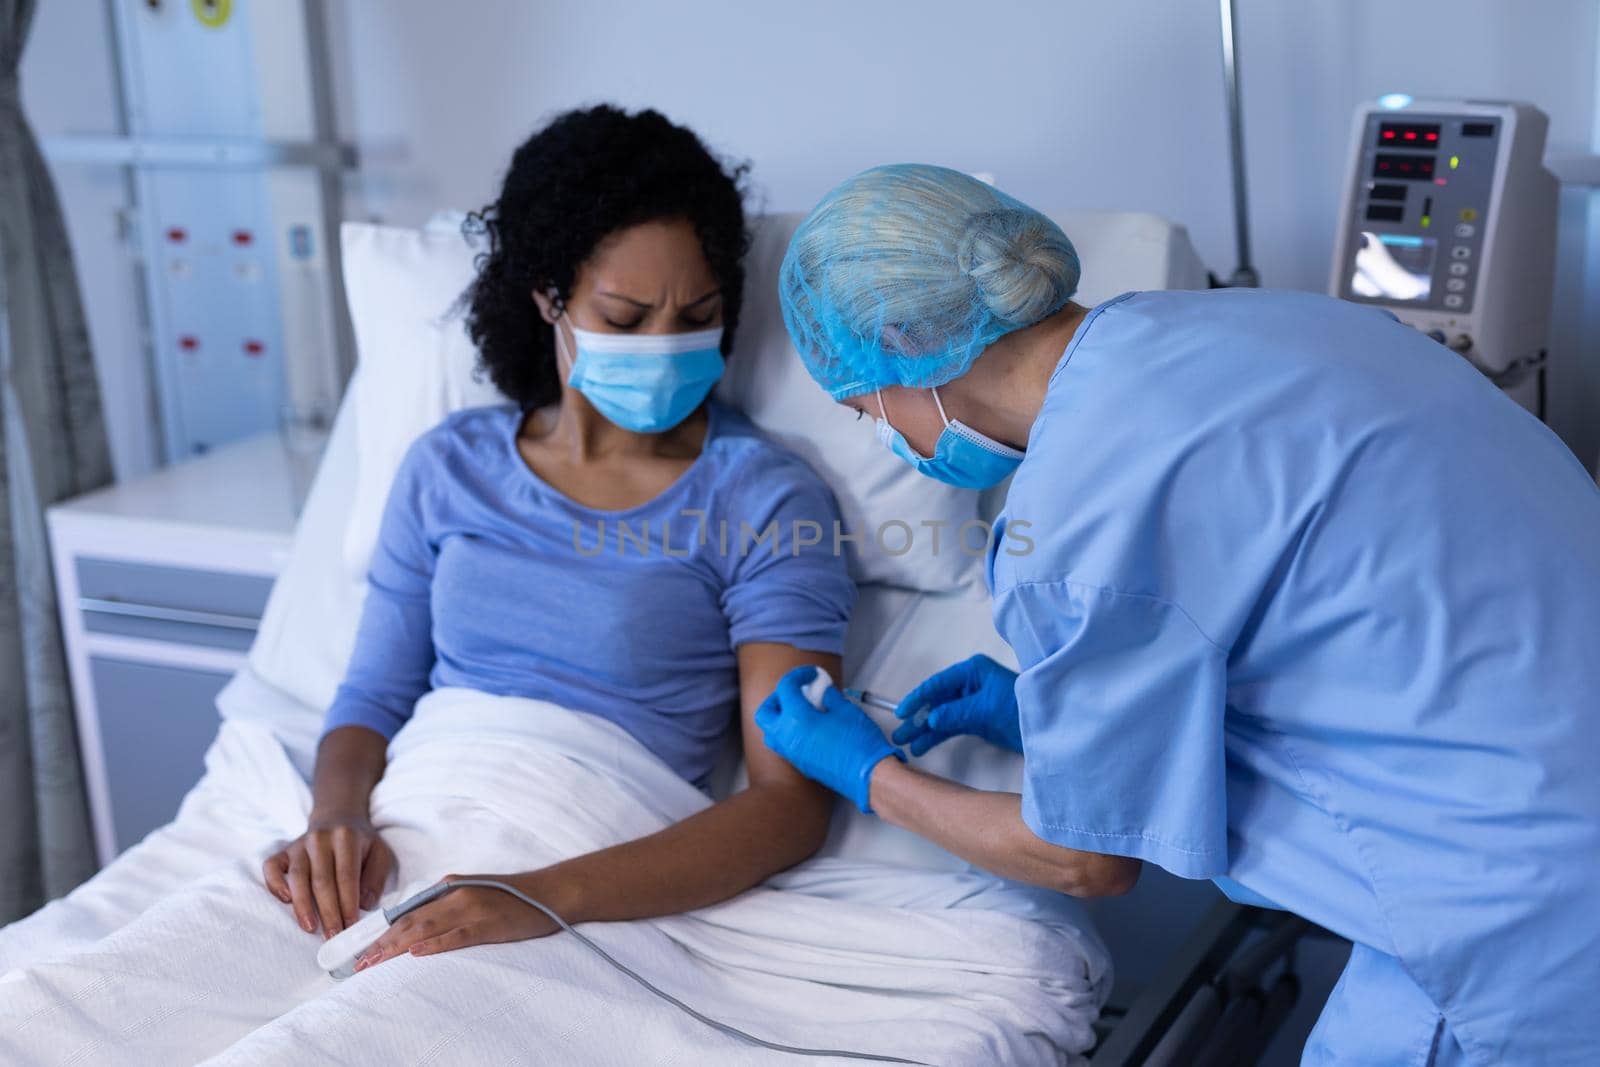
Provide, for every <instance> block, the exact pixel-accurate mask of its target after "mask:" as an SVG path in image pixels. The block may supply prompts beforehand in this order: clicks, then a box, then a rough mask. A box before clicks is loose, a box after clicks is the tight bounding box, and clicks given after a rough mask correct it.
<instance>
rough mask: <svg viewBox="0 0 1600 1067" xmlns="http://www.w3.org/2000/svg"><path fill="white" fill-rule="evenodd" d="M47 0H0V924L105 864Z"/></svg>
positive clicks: (93, 410) (87, 406)
mask: <svg viewBox="0 0 1600 1067" xmlns="http://www.w3.org/2000/svg"><path fill="white" fill-rule="evenodd" d="M35 2H36V0H0V260H3V266H4V269H3V270H0V431H3V432H0V924H3V923H5V922H8V921H10V920H11V919H15V918H17V917H19V916H21V915H24V914H26V913H28V912H29V911H32V910H33V909H34V908H36V907H38V906H39V905H40V904H42V903H43V902H44V901H45V900H48V899H50V898H51V897H55V896H59V895H60V894H62V893H65V892H66V891H67V890H69V889H71V888H72V887H73V886H75V885H77V884H78V883H79V882H81V881H83V880H84V879H85V878H87V877H88V876H89V875H91V874H93V873H94V869H95V856H94V847H93V835H92V834H91V832H90V827H89V817H88V803H87V800H86V798H85V796H84V788H83V772H82V769H81V767H80V766H79V762H78V743H77V730H76V728H75V724H74V720H73V711H72V693H71V689H70V688H69V686H68V683H67V667H66V657H65V654H64V652H63V649H62V643H61V631H60V628H59V624H58V621H57V619H58V617H57V614H56V598H55V584H54V581H53V580H52V578H51V573H50V553H49V546H48V544H47V542H46V540H45V526H44V509H45V508H46V507H48V506H49V505H51V504H53V503H55V502H56V501H58V500H62V499H65V498H66V497H69V496H73V495H74V494H77V493H81V492H83V491H84V490H87V489H92V488H94V487H95V486H98V485H103V484H105V483H106V482H107V481H109V480H110V477H111V459H110V455H109V454H108V451H107V448H106V437H105V426H104V423H103V422H102V415H101V409H100V392H99V386H98V385H97V384H96V382H95V376H94V364H93V361H92V359H91V357H90V352H89V335H88V330H87V329H86V327H85V325H84V319H83V305H82V302H81V300H80V298H79V295H78V284H77V278H76V275H75V274H74V272H73V267H72V254H71V251H70V250H69V248H68V246H67V232H66V226H65V224H64V223H63V221H62V218H61V206H60V204H59V203H58V201H57V200H56V193H55V188H54V187H53V186H52V185H51V181H50V174H49V172H48V171H46V170H45V165H44V159H43V157H42V156H41V155H40V154H39V146H38V144H37V142H35V141H34V138H33V131H32V130H30V129H29V128H28V122H27V119H26V118H25V117H24V116H23V113H22V101H21V96H20V93H19V91H18V81H17V66H18V62H19V60H20V59H21V57H22V49H23V45H24V43H25V42H26V41H27V38H28V28H29V24H30V23H31V22H32V20H33V11H34V6H35Z"/></svg>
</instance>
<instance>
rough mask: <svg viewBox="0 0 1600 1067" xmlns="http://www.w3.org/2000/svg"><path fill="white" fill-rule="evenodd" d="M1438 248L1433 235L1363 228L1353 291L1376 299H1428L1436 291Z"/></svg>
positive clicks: (1352, 283)
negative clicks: (1373, 230) (1435, 273)
mask: <svg viewBox="0 0 1600 1067" xmlns="http://www.w3.org/2000/svg"><path fill="white" fill-rule="evenodd" d="M1437 248H1438V242H1436V241H1435V240H1434V239H1433V238H1431V237H1412V236H1409V235H1406V234H1397V233H1372V232H1370V231H1363V232H1362V234H1361V247H1360V248H1359V249H1358V250H1357V251H1356V261H1355V269H1354V271H1353V272H1352V273H1351V275H1350V291H1351V292H1353V293H1354V294H1355V295H1356V296H1364V297H1367V298H1369V299H1374V300H1393V301H1410V300H1426V299H1428V295H1429V293H1431V292H1432V291H1433V260H1434V253H1435V251H1436V250H1437Z"/></svg>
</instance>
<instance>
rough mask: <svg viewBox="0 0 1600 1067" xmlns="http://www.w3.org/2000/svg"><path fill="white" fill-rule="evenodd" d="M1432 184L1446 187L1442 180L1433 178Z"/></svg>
mask: <svg viewBox="0 0 1600 1067" xmlns="http://www.w3.org/2000/svg"><path fill="white" fill-rule="evenodd" d="M1433 184H1435V185H1446V184H1448V183H1447V182H1446V181H1445V180H1444V179H1443V178H1435V179H1433Z"/></svg>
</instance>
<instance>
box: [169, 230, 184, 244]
mask: <svg viewBox="0 0 1600 1067" xmlns="http://www.w3.org/2000/svg"><path fill="white" fill-rule="evenodd" d="M188 239H189V231H188V230H185V229H184V228H183V227H182V226H174V227H172V228H171V229H170V230H168V231H167V240H169V241H171V242H172V243H173V244H175V245H181V244H183V242H184V241H187V240H188Z"/></svg>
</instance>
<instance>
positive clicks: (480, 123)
mask: <svg viewBox="0 0 1600 1067" xmlns="http://www.w3.org/2000/svg"><path fill="white" fill-rule="evenodd" d="M117 2H121V0H117ZM242 2H251V0H242ZM254 2H269V3H278V2H289V0H254ZM324 2H325V3H326V5H327V8H328V12H329V22H330V30H331V32H332V34H333V38H334V40H333V49H334V65H335V76H336V81H337V83H338V84H337V89H338V91H339V95H340V110H341V120H342V124H343V128H344V129H343V132H344V133H345V135H346V136H347V137H351V138H353V139H355V140H356V141H357V142H358V143H359V144H360V145H361V147H362V149H363V151H364V158H365V160H366V165H365V168H364V170H363V171H362V173H361V174H359V175H358V176H357V177H356V178H354V179H353V180H352V181H351V182H350V183H349V190H350V194H351V196H350V201H349V204H348V209H349V214H350V215H352V216H354V217H369V216H376V217H381V218H384V219H387V220H390V221H394V222H402V223H415V222H418V221H420V220H422V219H423V218H425V217H426V216H427V215H428V214H429V213H431V212H432V211H433V210H434V209H436V208H438V207H442V206H454V207H475V206H479V205H481V204H482V203H484V202H485V201H486V200H487V199H488V198H489V197H490V196H491V195H492V194H493V191H494V189H495V187H496V184H497V182H498V180H499V177H500V174H501V170H502V168H503V167H504V166H505V164H506V162H507V161H508V159H509V157H510V153H511V151H512V150H513V148H515V146H516V145H517V144H518V143H519V142H520V141H521V140H522V139H523V138H525V137H526V136H527V135H528V134H529V133H530V132H532V130H533V129H534V128H535V127H536V126H537V125H539V124H540V122H542V121H543V120H544V119H545V118H547V117H548V116H549V115H551V114H552V113H554V112H556V111H559V110H562V109H565V108H568V107H572V106H574V105H578V104H582V103H588V102H597V101H615V102H619V103H621V104H624V105H627V106H634V107H637V106H645V105H650V106H655V107H657V108H660V109H661V110H663V111H665V112H666V113H667V114H668V115H670V116H671V117H673V118H675V119H677V120H679V121H681V122H685V123H687V124H689V125H691V126H693V127H694V128H695V129H697V130H698V131H700V133H701V134H702V135H703V136H704V137H705V138H706V139H707V140H708V141H709V142H710V143H711V144H712V145H713V146H714V147H715V148H717V149H719V150H721V151H723V152H725V153H727V154H729V155H733V156H737V157H740V158H746V159H749V160H751V161H752V162H753V163H754V164H755V171H754V182H755V187H756V190H757V193H758V195H759V198H760V199H759V200H758V203H759V204H762V205H765V206H767V207H770V208H773V209H778V210H787V209H804V208H807V207H809V206H810V205H811V204H812V203H814V202H815V201H816V199H817V198H818V197H819V196H821V195H822V193H823V192H825V191H826V190H827V189H828V188H829V187H830V186H831V185H832V184H833V183H834V182H836V181H838V180H839V179H840V178H842V177H844V176H846V175H848V174H850V173H852V172H854V171H856V170H859V169H861V168H863V167H866V166H870V165H872V164H875V163H882V162H887V161H892V160H909V159H917V160H926V161H932V162H939V163H945V164H948V165H951V166H956V167H960V168H963V169H967V170H982V171H989V172H992V173H994V174H995V175H996V176H997V177H998V179H999V182H1000V184H1001V185H1002V186H1003V187H1004V188H1006V189H1007V190H1008V191H1010V192H1013V193H1015V194H1016V195H1018V196H1020V197H1022V198H1023V199H1024V200H1028V201H1031V202H1033V203H1036V204H1038V205H1040V206H1043V207H1047V208H1055V207H1104V208H1136V209H1141V210H1147V211H1154V212H1157V213H1160V214H1162V215H1165V216H1167V217H1169V218H1172V219H1175V220H1177V221H1180V222H1182V223H1184V224H1186V225H1187V226H1188V227H1189V229H1190V231H1191V233H1192V235H1193V236H1194V239H1195V242H1196V244H1197V245H1198V247H1199V248H1200V251H1201V253H1202V255H1203V256H1204V257H1205V259H1206V261H1207V262H1208V264H1209V265H1210V266H1211V267H1212V269H1213V270H1215V271H1217V272H1218V273H1219V274H1223V275H1226V274H1227V273H1229V272H1230V271H1231V270H1232V268H1233V266H1234V262H1235V260H1234V252H1233V238H1232V213H1231V200H1230V192H1229V186H1228V173H1227V146H1226V139H1225V125H1224V112H1223V101H1222V79H1221V73H1220V58H1219V45H1218V36H1217V27H1216V24H1215V23H1216V10H1215V4H1214V3H1212V2H1210V0H1140V2H1137V3H1132V2H1127V0H1098V2H1090V0H989V2H988V3H985V4H982V5H973V4H971V3H970V2H969V0H811V2H809V3H805V4H796V5H779V4H775V3H749V2H738V0H677V2H675V3H670V4H664V3H654V2H645V0H632V2H627V0H541V2H535V0H466V2H462V3H450V4H442V3H438V2H437V0H324ZM1237 4H1238V7H1239V18H1240V30H1239V43H1240V49H1241V53H1242V57H1243V61H1244V74H1243V85H1244V91H1245V97H1246V116H1245V118H1246V134H1247V137H1248V146H1247V147H1248V152H1249V179H1250V186H1251V194H1252V205H1253V210H1252V224H1253V229H1254V234H1255V254H1256V260H1257V264H1258V266H1259V267H1260V268H1261V270H1262V273H1263V276H1264V279H1265V281H1266V283H1267V284H1269V285H1275V286H1292V287H1297V288H1307V289H1321V288H1322V287H1323V286H1324V285H1325V283H1326V276H1327V271H1328V264H1329V259H1330V257H1331V255H1332V240H1333V230H1334V226H1335V210H1336V198H1337V196H1338V193H1339V182H1340V179H1341V177H1342V175H1343V169H1344V160H1345V154H1346V151H1347V144H1346V141H1347V137H1348V128H1349V118H1350V113H1351V110H1352V108H1353V107H1354V105H1355V104H1356V102H1357V101H1359V100H1362V99H1364V98H1369V97H1372V96H1375V95H1377V94H1379V93H1381V92H1384V91H1388V90H1397V89H1398V90H1405V91H1408V92H1412V93H1414V94H1416V95H1439V96H1451V95H1457V96H1482V97H1513V98H1522V99H1527V100H1531V101H1533V102H1534V103H1536V104H1538V105H1539V106H1540V107H1542V108H1544V109H1545V110H1546V111H1547V112H1549V113H1550V115H1551V127H1552V128H1551V140H1552V145H1553V146H1555V147H1558V148H1565V149H1567V150H1571V151H1596V150H1600V102H1597V94H1600V80H1597V67H1596V54H1597V47H1600V0H1537V2H1527V3H1509V2H1506V0H1407V2H1405V3H1395V2H1393V0H1337V2H1335V0H1237ZM107 42H108V37H107V33H106V17H105V0H50V2H49V3H46V4H42V5H40V11H39V15H38V18H37V25H36V28H35V32H34V37H33V41H32V45H31V47H30V49H29V52H28V54H27V56H26V57H25V59H24V63H23V92H24V101H25V103H26V105H27V107H28V110H29V113H30V115H31V116H32V119H33V122H34V125H35V128H36V129H37V130H38V131H39V132H40V133H41V135H48V134H52V133H69V132H70V133H85V132H111V131H113V130H114V109H113V105H112V100H113V98H112V96H111V82H110V73H109V71H110V66H109V50H108V43H107ZM57 176H58V180H59V181H60V183H61V185H62V191H63V196H64V198H65V199H66V201H67V203H68V208H69V219H68V222H69V227H70V229H71V236H72V241H73V244H74V248H75V250H76V251H77V253H78V264H79V270H80V272H81V273H82V274H83V275H84V278H85V284H86V287H88V288H90V289H91V291H92V292H93V293H94V297H95V305H94V306H92V307H91V324H90V327H91V334H92V337H93V340H94V343H95V346H96V350H97V352H98V353H99V360H100V370H101V380H102V384H103V385H104V387H105V392H106V394H107V405H108V414H107V417H108V420H109V422H110V429H111V436H112V441H113V447H114V449H115V450H116V453H117V456H116V458H117V461H118V470H119V473H122V474H123V475H128V474H131V473H137V472H138V471H140V470H143V469H146V468H147V467H148V466H149V464H150V462H151V461H152V460H153V457H154V437H153V436H152V435H151V433H150V430H149V424H150V419H149V402H148V397H147V391H146V374H145V368H144V367H143V364H142V361H141V359H140V357H139V354H138V348H137V343H136V342H137V337H136V325H137V319H136V318H135V317H134V308H135V304H134V302H133V301H134V290H133V288H132V285H131V282H130V281H129V280H128V277H129V276H128V274H127V269H126V268H127V254H126V251H125V250H124V249H123V248H122V247H121V246H119V245H118V244H117V242H116V240H115V233H116V228H117V221H116V209H117V207H118V205H119V203H120V196H121V191H120V180H119V178H118V176H117V175H116V174H115V173H114V172H109V171H101V172H91V171H87V170H85V169H84V168H58V169H57ZM1597 200H1600V198H1597V197H1596V196H1594V195H1591V194H1587V193H1569V194H1568V195H1567V196H1566V197H1565V198H1564V201H1563V216H1562V219H1563V241H1564V244H1563V247H1562V250H1561V264H1562V266H1563V272H1562V283H1561V284H1562V286H1563V289H1562V293H1561V294H1560V297H1559V298H1558V300H1557V318H1556V321H1555V323H1554V324H1553V335H1552V349H1553V353H1554V354H1553V357H1552V358H1553V361H1554V363H1555V367H1554V371H1553V377H1552V383H1551V384H1552V393H1551V421H1552V424H1553V425H1554V426H1555V427H1556V429H1557V430H1558V431H1559V432H1560V433H1562V435H1563V436H1564V437H1565V438H1566V439H1567V441H1568V443H1569V444H1571V445H1572V446H1573V447H1574V449H1575V450H1576V451H1578V452H1579V453H1580V455H1582V456H1583V458H1584V459H1585V461H1586V462H1590V463H1592V462H1593V460H1594V457H1595V455H1596V453H1597V452H1600V337H1597V336H1596V330H1597V328H1600V297H1597V296H1596V295H1594V294H1596V293H1600V274H1597V272H1600V253H1597V252H1594V251H1592V246H1593V243H1594V237H1593V236H1592V235H1591V227H1593V228H1594V229H1600V206H1596V203H1597ZM1586 245H1587V246H1590V248H1586V247H1585V246H1586ZM1586 294H1587V296H1586Z"/></svg>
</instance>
